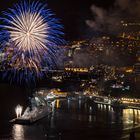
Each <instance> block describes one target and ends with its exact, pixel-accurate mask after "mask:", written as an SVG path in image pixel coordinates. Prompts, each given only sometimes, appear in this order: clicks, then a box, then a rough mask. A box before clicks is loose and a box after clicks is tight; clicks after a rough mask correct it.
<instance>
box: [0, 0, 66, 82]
mask: <svg viewBox="0 0 140 140" xmlns="http://www.w3.org/2000/svg"><path fill="white" fill-rule="evenodd" d="M0 19H1V21H2V25H0V30H1V32H0V42H1V46H2V47H1V49H3V48H8V49H7V52H6V53H7V56H8V55H9V51H8V50H9V49H10V50H12V53H11V55H10V60H8V64H9V66H10V69H11V70H12V71H13V72H14V74H12V75H14V76H11V78H13V79H15V78H16V79H20V81H21V80H23V79H30V78H29V77H33V76H32V75H36V76H37V77H40V76H41V73H40V72H41V71H40V69H41V68H42V66H44V67H47V68H48V69H50V68H52V67H54V66H55V62H56V59H57V58H56V53H57V52H58V51H60V50H61V49H60V47H59V46H60V45H62V44H63V43H64V39H63V36H64V33H63V26H62V25H61V24H60V22H59V20H58V19H56V18H55V15H54V14H53V13H52V11H51V10H50V9H48V7H47V5H44V4H42V3H40V2H39V1H32V2H27V1H25V0H24V1H21V2H20V3H19V4H15V5H14V6H13V8H9V9H8V10H7V11H5V12H3V16H2V17H1V18H0ZM21 70H22V72H21ZM27 71H28V72H27ZM23 73H24V74H23ZM25 73H26V74H25ZM6 75H7V74H6ZM9 77H10V76H9ZM27 81H28V80H27Z"/></svg>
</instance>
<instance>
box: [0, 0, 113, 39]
mask: <svg viewBox="0 0 140 140" xmlns="http://www.w3.org/2000/svg"><path fill="white" fill-rule="evenodd" d="M18 1H20V0H6V1H5V0H0V11H2V10H4V9H7V8H8V7H11V6H12V5H13V4H14V3H16V2H18ZM40 1H42V2H45V3H47V4H48V7H49V8H50V9H51V10H52V11H54V12H55V13H56V17H58V18H60V19H61V23H62V24H64V28H65V36H66V39H67V40H75V39H80V38H84V34H85V32H86V28H87V25H86V23H85V20H86V19H88V18H90V17H91V16H92V13H91V11H90V6H91V5H92V4H96V5H97V6H101V7H104V8H108V7H110V6H111V5H112V3H113V2H114V0H40Z"/></svg>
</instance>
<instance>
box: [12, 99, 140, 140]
mask: <svg viewBox="0 0 140 140" xmlns="http://www.w3.org/2000/svg"><path fill="white" fill-rule="evenodd" d="M55 103H56V104H55V108H54V112H53V113H52V115H51V117H50V118H46V120H49V121H50V123H49V124H46V123H45V122H46V121H45V122H43V123H41V124H40V125H41V128H42V129H43V131H42V132H41V133H40V134H39V131H41V130H40V129H38V130H37V131H36V132H37V133H38V135H46V134H47V136H48V137H49V133H50V132H49V131H51V130H53V131H54V130H57V131H60V130H61V133H62V135H63V130H65V129H66V130H67V129H69V133H71V131H72V130H75V131H76V130H77V131H78V130H79V129H82V128H84V129H85V131H88V128H90V129H93V130H92V132H91V133H92V135H93V134H94V133H96V134H99V135H100V133H101V132H100V129H97V128H96V126H97V127H99V128H101V130H102V131H103V132H102V133H106V132H107V133H108V135H111V132H110V131H113V133H114V130H118V129H119V130H120V131H122V130H125V129H127V128H128V129H131V128H133V127H135V126H139V124H140V110H135V109H124V110H119V111H114V109H113V108H112V107H111V106H109V105H101V104H98V105H97V104H96V105H95V104H88V103H87V102H85V101H83V100H81V99H80V100H70V99H68V100H57V101H56V102H55ZM46 125H47V127H49V129H45V127H46ZM108 126H109V128H108ZM30 127H32V126H30ZM110 128H111V130H110ZM25 130H26V131H29V129H28V126H24V127H23V126H22V125H14V126H13V138H14V140H24V139H25V138H26V137H28V136H24V134H25V132H24V131H25ZM98 131H99V132H98ZM104 131H105V132H104ZM51 133H52V132H51ZM53 133H55V132H53ZM88 133H90V131H89V132H88ZM116 133H118V132H117V131H116ZM25 135H26V134H25ZM31 135H34V133H33V131H32V133H31V134H30V137H32V136H31ZM53 135H54V136H56V135H57V134H53ZM117 135H118V134H117ZM50 136H51V137H52V134H50ZM120 137H121V134H120Z"/></svg>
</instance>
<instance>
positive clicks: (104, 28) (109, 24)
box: [86, 0, 140, 34]
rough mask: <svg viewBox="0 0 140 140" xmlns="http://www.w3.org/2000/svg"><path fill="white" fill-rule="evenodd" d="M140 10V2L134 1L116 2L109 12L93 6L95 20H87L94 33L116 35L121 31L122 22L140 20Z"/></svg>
mask: <svg viewBox="0 0 140 140" xmlns="http://www.w3.org/2000/svg"><path fill="white" fill-rule="evenodd" d="M139 9H140V1H139V0H133V2H132V0H116V1H115V3H114V4H113V6H112V7H111V8H110V9H109V10H106V9H103V8H101V7H97V6H95V5H92V6H91V11H92V13H93V19H89V20H86V24H87V25H88V26H89V27H90V28H91V29H92V30H93V31H99V32H106V33H110V34H114V33H117V32H118V31H119V30H120V26H119V24H120V21H121V20H130V19H131V20H132V21H133V20H134V19H135V20H138V19H139V18H140V10H139Z"/></svg>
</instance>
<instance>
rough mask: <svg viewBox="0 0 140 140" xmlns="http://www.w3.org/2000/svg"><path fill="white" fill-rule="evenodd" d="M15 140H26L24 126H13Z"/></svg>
mask: <svg viewBox="0 0 140 140" xmlns="http://www.w3.org/2000/svg"><path fill="white" fill-rule="evenodd" d="M12 134H13V139H14V140H25V138H24V128H23V126H22V125H18V124H15V125H14V126H13V132H12Z"/></svg>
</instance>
